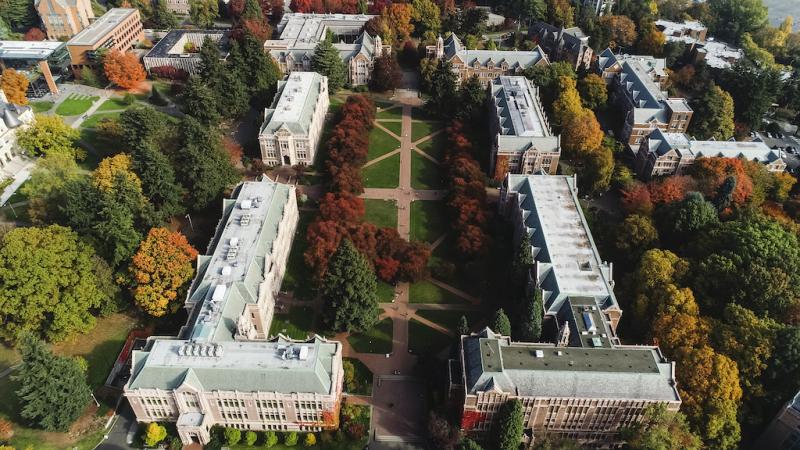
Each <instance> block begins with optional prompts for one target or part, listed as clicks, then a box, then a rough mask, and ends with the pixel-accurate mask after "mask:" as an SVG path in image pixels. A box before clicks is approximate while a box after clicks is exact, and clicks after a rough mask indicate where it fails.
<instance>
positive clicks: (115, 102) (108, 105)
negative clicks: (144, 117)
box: [97, 91, 161, 111]
mask: <svg viewBox="0 0 800 450" xmlns="http://www.w3.org/2000/svg"><path fill="white" fill-rule="evenodd" d="M159 92H161V91H159ZM130 107H131V105H128V104H127V103H125V102H124V101H123V99H122V98H117V97H111V98H110V99H108V100H106V101H104V102H103V104H102V105H100V107H99V108H97V110H98V111H118V110H120V109H128V108H130Z"/></svg>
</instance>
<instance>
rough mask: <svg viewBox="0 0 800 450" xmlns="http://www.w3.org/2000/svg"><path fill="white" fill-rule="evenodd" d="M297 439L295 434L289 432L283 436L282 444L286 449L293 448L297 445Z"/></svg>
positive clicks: (294, 432)
mask: <svg viewBox="0 0 800 450" xmlns="http://www.w3.org/2000/svg"><path fill="white" fill-rule="evenodd" d="M297 439H298V437H297V432H296V431H290V432H288V433H286V434H285V435H284V438H283V444H284V445H285V446H287V447H294V446H295V445H297Z"/></svg>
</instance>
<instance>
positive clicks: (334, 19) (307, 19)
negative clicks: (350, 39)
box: [278, 13, 375, 43]
mask: <svg viewBox="0 0 800 450" xmlns="http://www.w3.org/2000/svg"><path fill="white" fill-rule="evenodd" d="M373 17H375V16H371V15H366V14H300V13H295V14H285V15H284V16H283V18H282V19H281V22H280V23H279V24H278V31H279V32H280V39H282V40H284V39H291V40H297V41H299V42H313V43H317V42H319V41H321V40H323V39H324V38H325V33H326V31H327V30H328V29H331V31H333V32H334V33H342V32H350V33H355V34H358V33H360V32H361V29H362V28H363V27H364V24H366V23H367V21H369V19H371V18H373Z"/></svg>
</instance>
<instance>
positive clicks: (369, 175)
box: [361, 154, 400, 188]
mask: <svg viewBox="0 0 800 450" xmlns="http://www.w3.org/2000/svg"><path fill="white" fill-rule="evenodd" d="M361 177H362V178H363V179H364V187H368V188H396V187H397V186H398V185H399V184H400V154H396V155H392V156H390V157H388V158H386V159H384V160H383V161H378V162H377V163H375V164H372V165H370V166H367V167H364V168H363V169H361Z"/></svg>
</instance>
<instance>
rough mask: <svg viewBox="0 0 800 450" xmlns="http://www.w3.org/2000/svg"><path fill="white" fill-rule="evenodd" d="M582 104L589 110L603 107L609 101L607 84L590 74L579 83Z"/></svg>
mask: <svg viewBox="0 0 800 450" xmlns="http://www.w3.org/2000/svg"><path fill="white" fill-rule="evenodd" d="M578 92H580V99H581V103H582V104H583V106H584V107H586V108H589V109H597V108H599V107H602V106H604V105H605V104H606V102H607V101H608V88H607V87H606V82H605V81H603V79H602V78H601V77H600V76H599V75H596V74H593V73H590V74H589V75H586V76H585V77H583V78H581V79H580V81H578Z"/></svg>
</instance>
